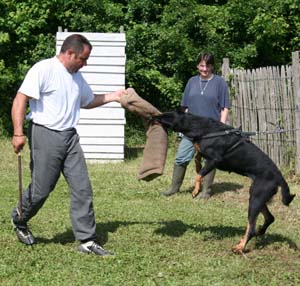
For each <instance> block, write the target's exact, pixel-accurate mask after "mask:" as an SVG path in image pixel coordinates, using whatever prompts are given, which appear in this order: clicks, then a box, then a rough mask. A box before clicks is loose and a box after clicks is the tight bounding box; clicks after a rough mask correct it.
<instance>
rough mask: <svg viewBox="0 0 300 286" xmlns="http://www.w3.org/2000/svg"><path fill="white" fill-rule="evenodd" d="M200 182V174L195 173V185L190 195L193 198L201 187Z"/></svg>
mask: <svg viewBox="0 0 300 286" xmlns="http://www.w3.org/2000/svg"><path fill="white" fill-rule="evenodd" d="M201 182H202V177H201V175H199V174H197V175H196V178H195V186H194V190H193V192H192V197H193V198H195V197H197V195H198V194H199V192H200V187H201Z"/></svg>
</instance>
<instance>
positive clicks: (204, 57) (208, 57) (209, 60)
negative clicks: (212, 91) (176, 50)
mask: <svg viewBox="0 0 300 286" xmlns="http://www.w3.org/2000/svg"><path fill="white" fill-rule="evenodd" d="M201 61H205V62H206V64H207V65H212V66H213V65H214V64H215V58H214V56H213V54H211V53H206V52H205V53H200V54H199V55H198V58H197V65H198V64H199V63H200V62H201Z"/></svg>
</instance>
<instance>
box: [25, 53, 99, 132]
mask: <svg viewBox="0 0 300 286" xmlns="http://www.w3.org/2000/svg"><path fill="white" fill-rule="evenodd" d="M19 92H21V93H23V94H25V95H27V96H29V97H31V98H32V99H30V100H29V106H30V113H29V114H28V115H27V116H26V118H28V119H31V120H33V122H34V123H37V124H40V125H43V126H45V127H47V128H50V129H53V130H59V131H62V130H65V129H68V128H71V127H75V126H76V124H77V123H78V120H79V116H80V107H84V106H86V105H88V104H89V103H90V102H91V101H92V100H93V99H94V94H93V92H92V90H91V88H90V86H89V85H88V84H87V82H86V81H85V79H84V78H83V77H82V75H81V73H80V72H76V73H73V74H71V73H69V72H68V70H67V69H66V68H65V66H64V65H63V64H62V63H61V62H60V61H59V60H58V58H57V57H53V58H50V59H46V60H42V61H40V62H38V63H36V64H35V65H33V66H32V68H31V69H30V70H29V71H28V73H27V74H26V76H25V79H24V81H23V83H22V85H21V87H20V88H19Z"/></svg>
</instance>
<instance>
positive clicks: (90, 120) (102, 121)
mask: <svg viewBox="0 0 300 286" xmlns="http://www.w3.org/2000/svg"><path fill="white" fill-rule="evenodd" d="M125 123H126V121H125V119H109V118H107V119H95V118H88V119H86V118H80V120H79V122H78V125H80V124H85V125H91V124H97V125H98V124H101V125H107V124H109V125H112V124H115V125H124V124H125Z"/></svg>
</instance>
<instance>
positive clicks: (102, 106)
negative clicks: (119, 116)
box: [80, 101, 121, 112]
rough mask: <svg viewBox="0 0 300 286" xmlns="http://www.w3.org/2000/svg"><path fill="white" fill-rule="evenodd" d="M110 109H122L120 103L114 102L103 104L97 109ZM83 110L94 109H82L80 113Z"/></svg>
mask: <svg viewBox="0 0 300 286" xmlns="http://www.w3.org/2000/svg"><path fill="white" fill-rule="evenodd" d="M110 107H113V108H121V104H120V103H119V102H115V101H113V102H109V103H106V104H103V105H101V106H100V107H97V108H110ZM81 110H92V109H85V108H81V109H80V112H81Z"/></svg>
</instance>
